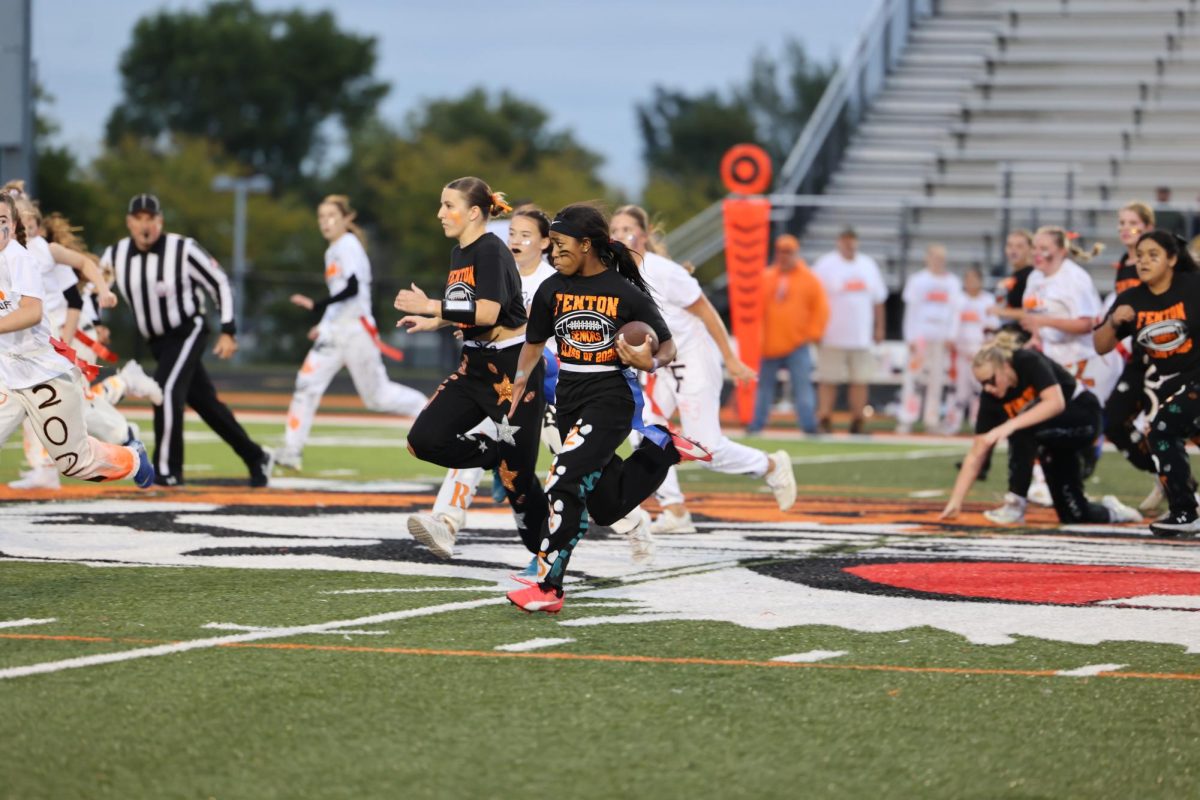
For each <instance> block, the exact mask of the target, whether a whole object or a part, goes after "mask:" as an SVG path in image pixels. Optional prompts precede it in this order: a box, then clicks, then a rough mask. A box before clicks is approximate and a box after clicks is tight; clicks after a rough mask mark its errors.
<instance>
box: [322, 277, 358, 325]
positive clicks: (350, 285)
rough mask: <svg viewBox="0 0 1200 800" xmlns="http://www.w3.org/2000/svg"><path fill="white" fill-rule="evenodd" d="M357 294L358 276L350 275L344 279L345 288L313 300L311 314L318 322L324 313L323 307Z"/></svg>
mask: <svg viewBox="0 0 1200 800" xmlns="http://www.w3.org/2000/svg"><path fill="white" fill-rule="evenodd" d="M357 294H358V276H357V275H351V276H350V280H348V281H346V288H344V289H342V290H341V291H340V292H338V293H337V294H331V295H329V297H325V298H322V299H321V300H316V301H314V302H313V307H312V315H313V317H314V318H315V319H316V320H317V321H318V322H320V320H321V317H322V316H324V315H325V309H326V308H328V307H329V306H331V305H333V304H334V303H340V302H342V301H343V300H349V299H350V298H351V297H354V296H355V295H357Z"/></svg>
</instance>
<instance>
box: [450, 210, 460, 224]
mask: <svg viewBox="0 0 1200 800" xmlns="http://www.w3.org/2000/svg"><path fill="white" fill-rule="evenodd" d="M449 216H450V221H451V222H453V223H454V224H455V225H462V221H463V218H462V212H461V211H454V210H451V211H450V215H449Z"/></svg>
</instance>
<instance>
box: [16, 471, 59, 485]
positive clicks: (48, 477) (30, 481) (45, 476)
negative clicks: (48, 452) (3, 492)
mask: <svg viewBox="0 0 1200 800" xmlns="http://www.w3.org/2000/svg"><path fill="white" fill-rule="evenodd" d="M8 487H9V488H10V489H61V488H62V480H61V479H60V478H59V476H58V470H56V469H55V468H54V467H34V468H33V469H31V470H29V472H27V473H25V475H24V477H22V478H20V479H19V480H15V481H13V482H12V483H10V484H8Z"/></svg>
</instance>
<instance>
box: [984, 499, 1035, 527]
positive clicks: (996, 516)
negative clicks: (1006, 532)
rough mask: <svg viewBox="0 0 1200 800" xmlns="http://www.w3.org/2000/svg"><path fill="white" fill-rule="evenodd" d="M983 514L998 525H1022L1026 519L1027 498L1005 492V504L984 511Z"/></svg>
mask: <svg viewBox="0 0 1200 800" xmlns="http://www.w3.org/2000/svg"><path fill="white" fill-rule="evenodd" d="M983 516H984V517H985V518H986V519H987V521H988V522H994V523H996V524H997V525H1020V524H1021V523H1022V522H1024V521H1025V498H1024V497H1020V496H1018V495H1015V494H1013V493H1012V492H1005V493H1004V505H1002V506H1000V507H999V508H993V509H989V510H987V511H985V512H983Z"/></svg>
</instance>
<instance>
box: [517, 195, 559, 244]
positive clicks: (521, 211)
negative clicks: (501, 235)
mask: <svg viewBox="0 0 1200 800" xmlns="http://www.w3.org/2000/svg"><path fill="white" fill-rule="evenodd" d="M517 217H525V218H527V219H531V220H533V221H534V222H536V223H537V226H538V233H540V234H541V235H542V238H543V239H545V240H546V246H545V247H543V248H542V255H544V256H547V257H549V255H550V248H551V247H553V245H552V244H551V243H550V217H548V216H547V215H546V212H545V211H542V210H541V209H540V208H538V207H537V206H535V205H534V204H532V203H526V204H525V205H523V206H517V209H516V210H515V211H513V219H514V220H515V219H516V218H517Z"/></svg>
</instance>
